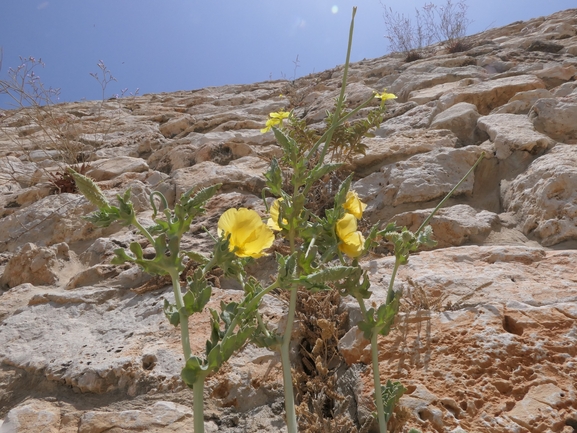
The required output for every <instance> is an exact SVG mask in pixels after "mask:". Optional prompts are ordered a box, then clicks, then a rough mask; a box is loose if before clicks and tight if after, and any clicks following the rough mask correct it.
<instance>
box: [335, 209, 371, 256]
mask: <svg viewBox="0 0 577 433" xmlns="http://www.w3.org/2000/svg"><path fill="white" fill-rule="evenodd" d="M337 236H338V237H339V239H340V240H341V243H339V250H341V251H342V252H343V253H345V254H346V255H347V256H349V257H353V258H354V257H358V256H360V255H361V253H362V252H363V246H364V245H365V238H364V237H363V234H362V233H361V232H359V231H357V219H356V218H355V217H354V215H353V214H350V213H347V214H345V216H344V217H342V218H341V219H340V220H338V221H337Z"/></svg>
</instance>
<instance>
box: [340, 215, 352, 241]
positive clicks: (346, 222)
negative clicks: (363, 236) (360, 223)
mask: <svg viewBox="0 0 577 433" xmlns="http://www.w3.org/2000/svg"><path fill="white" fill-rule="evenodd" d="M336 230H337V236H338V237H339V239H341V240H344V239H345V237H346V236H347V235H348V234H350V233H353V232H356V231H357V219H356V218H355V216H354V215H353V214H350V213H346V214H345V216H344V217H342V218H341V219H340V220H338V221H337V227H336Z"/></svg>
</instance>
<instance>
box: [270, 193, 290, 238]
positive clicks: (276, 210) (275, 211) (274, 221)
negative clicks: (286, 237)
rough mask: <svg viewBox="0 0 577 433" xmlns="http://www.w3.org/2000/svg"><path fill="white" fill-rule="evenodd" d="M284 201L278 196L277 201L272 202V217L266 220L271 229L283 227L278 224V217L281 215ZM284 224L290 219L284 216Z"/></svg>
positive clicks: (277, 229) (278, 229)
mask: <svg viewBox="0 0 577 433" xmlns="http://www.w3.org/2000/svg"><path fill="white" fill-rule="evenodd" d="M281 201H282V197H281V198H277V199H276V200H275V201H273V202H272V205H271V206H270V218H269V219H268V221H267V222H266V225H267V226H269V227H270V228H271V229H273V230H276V231H280V230H282V228H281V227H280V226H279V225H278V218H279V216H280V202H281ZM282 222H283V224H285V225H286V224H288V221H287V220H286V219H285V218H283V220H282Z"/></svg>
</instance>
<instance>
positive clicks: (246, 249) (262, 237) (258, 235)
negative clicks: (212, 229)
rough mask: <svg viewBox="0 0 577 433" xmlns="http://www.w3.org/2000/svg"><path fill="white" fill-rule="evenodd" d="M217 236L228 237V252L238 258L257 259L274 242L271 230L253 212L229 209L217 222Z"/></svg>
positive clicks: (244, 209) (242, 209) (243, 209)
mask: <svg viewBox="0 0 577 433" xmlns="http://www.w3.org/2000/svg"><path fill="white" fill-rule="evenodd" d="M218 235H219V236H221V237H224V238H227V237H228V242H229V251H231V252H234V253H235V254H236V255H237V256H238V257H252V258H255V259H256V258H259V257H262V256H263V254H264V250H265V249H267V248H269V247H270V246H271V245H272V243H273V242H274V234H273V233H272V230H271V229H270V228H269V227H267V226H266V225H265V224H263V222H262V220H261V218H260V216H259V215H258V213H256V212H255V211H254V210H251V209H246V208H240V209H229V210H227V211H226V212H225V213H223V214H222V215H221V217H220V219H219V220H218Z"/></svg>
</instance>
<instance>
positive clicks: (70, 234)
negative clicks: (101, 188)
mask: <svg viewBox="0 0 577 433" xmlns="http://www.w3.org/2000/svg"><path fill="white" fill-rule="evenodd" d="M93 210H94V206H93V205H92V204H90V203H88V202H87V201H86V200H85V199H84V198H83V197H82V196H80V195H78V194H69V193H65V194H59V195H55V196H48V197H45V198H43V199H41V200H39V201H37V202H36V203H34V204H32V205H30V206H28V207H26V208H23V209H21V210H18V211H17V212H14V213H12V214H11V215H9V216H7V217H5V218H3V219H2V220H0V233H6V234H8V237H7V238H5V239H4V240H3V241H2V242H0V251H15V250H16V249H17V248H18V246H19V245H23V244H25V243H28V242H33V243H35V244H36V245H38V246H46V245H52V244H55V243H60V242H66V243H68V244H71V243H73V242H78V241H84V240H88V239H94V238H97V237H102V236H103V235H104V234H105V233H108V232H110V230H108V231H107V230H106V229H99V228H95V227H94V226H93V225H92V224H90V223H88V222H87V221H84V220H82V219H81V218H80V217H81V216H84V215H87V214H89V213H90V212H92V211H93Z"/></svg>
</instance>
